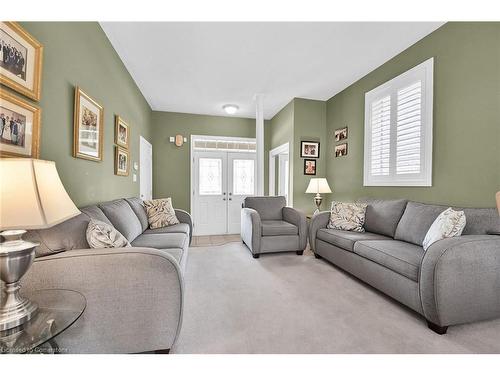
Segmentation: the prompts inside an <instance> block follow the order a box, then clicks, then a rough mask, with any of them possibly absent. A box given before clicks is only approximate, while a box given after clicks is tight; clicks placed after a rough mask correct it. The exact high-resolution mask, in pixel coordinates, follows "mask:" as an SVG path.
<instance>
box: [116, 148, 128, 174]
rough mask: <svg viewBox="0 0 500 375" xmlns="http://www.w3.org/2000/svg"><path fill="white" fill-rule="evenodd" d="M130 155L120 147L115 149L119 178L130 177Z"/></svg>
mask: <svg viewBox="0 0 500 375" xmlns="http://www.w3.org/2000/svg"><path fill="white" fill-rule="evenodd" d="M129 164H130V160H129V154H128V150H125V149H124V148H121V147H120V146H116V147H115V174H116V175H117V176H128V169H129Z"/></svg>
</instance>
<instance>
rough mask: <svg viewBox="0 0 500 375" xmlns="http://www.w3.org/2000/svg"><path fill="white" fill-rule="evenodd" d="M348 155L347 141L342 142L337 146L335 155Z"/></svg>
mask: <svg viewBox="0 0 500 375" xmlns="http://www.w3.org/2000/svg"><path fill="white" fill-rule="evenodd" d="M346 155H347V143H341V144H340V145H336V146H335V157H336V158H338V157H339V156H346Z"/></svg>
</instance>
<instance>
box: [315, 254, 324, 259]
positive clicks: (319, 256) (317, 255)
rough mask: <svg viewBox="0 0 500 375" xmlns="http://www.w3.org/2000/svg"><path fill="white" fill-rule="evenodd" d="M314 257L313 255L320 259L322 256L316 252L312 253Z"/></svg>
mask: <svg viewBox="0 0 500 375" xmlns="http://www.w3.org/2000/svg"><path fill="white" fill-rule="evenodd" d="M314 257H315V258H316V259H321V258H323V257H322V256H321V255H319V254H316V253H314Z"/></svg>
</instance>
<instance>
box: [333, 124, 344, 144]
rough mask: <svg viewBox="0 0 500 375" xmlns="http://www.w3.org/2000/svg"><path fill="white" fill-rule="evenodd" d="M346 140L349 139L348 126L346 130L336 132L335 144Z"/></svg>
mask: <svg viewBox="0 0 500 375" xmlns="http://www.w3.org/2000/svg"><path fill="white" fill-rule="evenodd" d="M344 139H347V126H346V127H345V128H341V129H336V130H335V142H340V141H343V140H344Z"/></svg>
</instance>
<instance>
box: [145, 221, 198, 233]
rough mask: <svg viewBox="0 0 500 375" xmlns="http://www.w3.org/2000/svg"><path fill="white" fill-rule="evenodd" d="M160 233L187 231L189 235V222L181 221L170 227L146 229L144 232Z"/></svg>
mask: <svg viewBox="0 0 500 375" xmlns="http://www.w3.org/2000/svg"><path fill="white" fill-rule="evenodd" d="M158 233H185V234H187V235H189V224H186V223H179V224H174V225H171V226H169V227H163V228H156V229H146V230H145V231H144V234H158Z"/></svg>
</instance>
